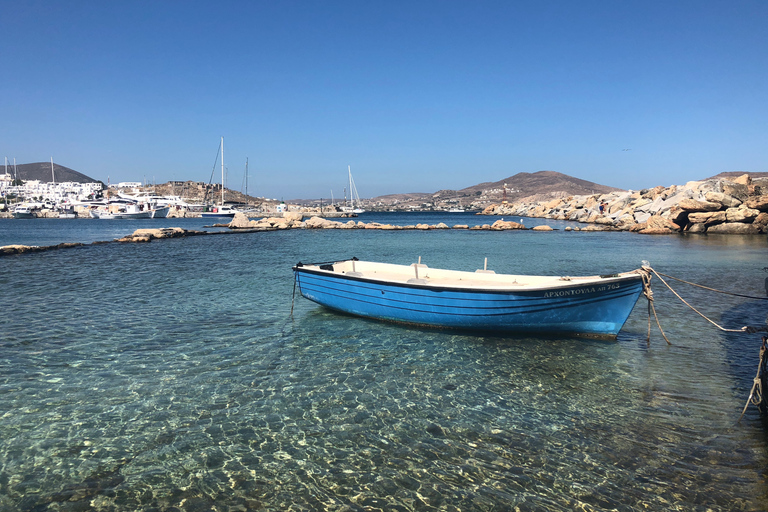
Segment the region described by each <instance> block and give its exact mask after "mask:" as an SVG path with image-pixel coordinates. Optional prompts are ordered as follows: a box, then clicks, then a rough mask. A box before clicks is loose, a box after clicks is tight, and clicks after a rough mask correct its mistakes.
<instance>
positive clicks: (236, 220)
mask: <svg viewBox="0 0 768 512" xmlns="http://www.w3.org/2000/svg"><path fill="white" fill-rule="evenodd" d="M254 224H255V223H254ZM250 227H252V224H251V219H249V218H248V216H247V215H246V214H244V213H242V212H237V213H236V214H235V216H234V217H232V220H231V221H230V223H229V228H230V229H246V228H250Z"/></svg>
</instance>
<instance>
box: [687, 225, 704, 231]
mask: <svg viewBox="0 0 768 512" xmlns="http://www.w3.org/2000/svg"><path fill="white" fill-rule="evenodd" d="M686 231H687V232H688V233H706V231H707V226H706V225H705V224H691V225H690V226H689V227H688V229H686Z"/></svg>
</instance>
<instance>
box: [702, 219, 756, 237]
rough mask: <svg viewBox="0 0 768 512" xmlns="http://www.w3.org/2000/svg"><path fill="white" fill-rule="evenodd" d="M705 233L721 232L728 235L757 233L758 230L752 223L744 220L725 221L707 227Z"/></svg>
mask: <svg viewBox="0 0 768 512" xmlns="http://www.w3.org/2000/svg"><path fill="white" fill-rule="evenodd" d="M707 233H721V234H728V235H757V234H759V233H760V230H759V229H758V227H757V226H755V225H754V224H745V223H744V222H725V223H723V224H717V225H715V226H711V227H708V228H707Z"/></svg>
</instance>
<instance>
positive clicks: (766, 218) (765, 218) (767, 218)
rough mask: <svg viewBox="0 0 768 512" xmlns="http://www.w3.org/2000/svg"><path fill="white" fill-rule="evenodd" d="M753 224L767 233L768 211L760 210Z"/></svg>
mask: <svg viewBox="0 0 768 512" xmlns="http://www.w3.org/2000/svg"><path fill="white" fill-rule="evenodd" d="M752 224H753V225H754V226H756V227H757V228H758V229H759V230H760V231H761V232H762V233H765V231H766V226H768V213H766V212H760V215H758V216H757V217H755V220H754V221H753V222H752Z"/></svg>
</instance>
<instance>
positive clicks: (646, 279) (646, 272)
mask: <svg viewBox="0 0 768 512" xmlns="http://www.w3.org/2000/svg"><path fill="white" fill-rule="evenodd" d="M652 270H653V269H652V268H651V267H648V266H645V265H643V266H642V267H641V268H639V269H637V270H636V271H635V272H637V273H638V274H640V277H642V279H643V295H645V298H646V299H648V336H647V337H646V340H645V341H646V342H648V343H650V342H651V313H653V317H654V318H655V319H656V326H658V328H659V332H661V335H662V336H663V337H664V340H665V341H666V342H667V345H671V344H672V343H671V342H670V341H669V338H667V335H666V334H664V329H662V328H661V322H660V321H659V315H657V314H656V306H654V303H653V290H652V289H651V278H652V277H653V276H652V274H651V271H652Z"/></svg>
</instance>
